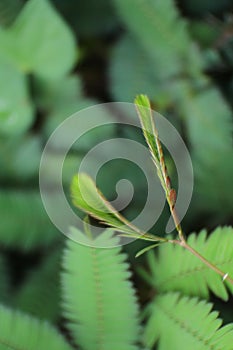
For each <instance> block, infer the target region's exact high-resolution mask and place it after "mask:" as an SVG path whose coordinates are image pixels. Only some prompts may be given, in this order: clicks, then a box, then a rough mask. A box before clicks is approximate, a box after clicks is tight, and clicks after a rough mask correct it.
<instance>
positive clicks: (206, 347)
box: [144, 293, 233, 350]
mask: <svg viewBox="0 0 233 350" xmlns="http://www.w3.org/2000/svg"><path fill="white" fill-rule="evenodd" d="M211 309H212V304H210V303H206V302H205V301H198V299H197V298H188V297H180V296H179V294H178V293H169V294H166V295H160V296H158V297H156V298H155V301H154V302H153V303H152V304H151V305H150V307H149V309H148V311H149V319H148V322H147V324H146V327H145V333H144V341H145V344H146V345H147V346H149V347H152V346H153V345H154V344H155V343H156V342H157V341H158V340H159V342H158V350H180V349H183V348H184V346H185V348H186V349H190V350H191V349H195V350H231V349H232V339H233V324H229V325H227V326H224V327H222V328H220V326H221V324H222V321H221V320H220V319H218V318H217V317H218V312H216V311H213V312H211Z"/></svg>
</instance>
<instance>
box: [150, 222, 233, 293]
mask: <svg viewBox="0 0 233 350" xmlns="http://www.w3.org/2000/svg"><path fill="white" fill-rule="evenodd" d="M187 241H188V244H189V245H190V246H191V247H193V248H194V249H195V250H197V251H198V252H199V253H200V254H201V255H203V256H204V257H205V258H206V259H207V260H209V261H210V262H211V263H213V264H214V265H216V266H217V267H218V268H220V269H221V270H223V271H225V272H226V273H228V274H229V276H231V277H232V276H233V229H232V228H231V227H223V228H221V227H219V228H217V229H216V230H215V231H213V232H212V233H211V234H210V235H209V236H208V237H207V235H206V231H201V232H200V233H199V234H198V235H197V234H192V235H190V236H189V237H188V240H187ZM148 262H149V266H150V276H148V277H149V278H147V281H148V280H150V281H151V284H152V285H153V287H155V288H156V290H158V291H160V292H167V291H180V292H182V293H183V294H186V295H190V296H199V297H202V298H208V297H209V290H211V292H213V293H214V294H215V295H217V296H218V297H219V298H221V299H223V300H227V299H228V293H227V288H229V290H230V291H231V293H233V286H232V285H231V284H230V283H228V282H227V281H224V282H223V281H222V278H221V277H220V276H219V275H218V274H217V273H216V272H214V271H212V270H211V269H210V268H209V267H208V266H206V265H204V264H203V263H202V262H201V261H200V260H199V259H198V258H197V257H196V256H194V255H192V254H191V253H190V252H188V251H187V250H185V249H183V248H182V247H180V246H178V245H172V244H163V245H161V246H160V247H159V249H158V257H157V256H155V254H154V253H153V252H152V251H151V252H150V253H149V255H148Z"/></svg>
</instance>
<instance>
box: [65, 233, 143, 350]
mask: <svg viewBox="0 0 233 350" xmlns="http://www.w3.org/2000/svg"><path fill="white" fill-rule="evenodd" d="M75 231H76V234H77V235H79V236H80V240H79V241H83V240H84V239H86V240H88V238H87V237H85V236H84V235H83V234H82V233H80V232H79V231H77V230H75ZM112 234H113V230H106V231H104V232H103V234H102V235H100V236H98V238H97V239H96V240H98V241H99V243H100V242H101V240H104V242H106V241H108V242H109V246H111V245H112V244H114V245H115V244H116V241H115V240H116V237H113V236H112ZM82 236H83V237H82ZM112 240H113V242H111V241H112ZM95 243H97V245H98V244H99V243H98V242H95ZM95 243H94V244H95ZM89 244H92V245H93V241H90V240H89ZM125 260H126V256H125V255H124V254H122V253H121V248H120V247H117V248H111V249H110V248H108V249H103V248H94V247H88V246H84V245H80V244H78V243H75V242H73V241H68V242H67V249H66V250H65V254H64V261H63V267H64V269H65V272H64V273H63V275H62V286H63V295H64V314H65V316H66V317H67V318H68V319H69V320H70V322H69V329H70V331H71V332H72V335H73V337H74V339H75V341H76V342H77V343H78V344H79V345H81V347H82V348H83V349H84V350H95V349H102V350H107V349H111V350H119V349H121V350H123V349H124V350H130V349H132V350H133V349H137V346H136V345H135V344H136V342H137V341H138V339H139V335H140V334H139V333H140V332H139V319H138V306H137V301H136V297H135V292H134V289H133V287H132V284H131V282H130V281H129V277H130V275H131V273H130V272H129V270H128V269H129V266H128V264H127V263H126V262H125Z"/></svg>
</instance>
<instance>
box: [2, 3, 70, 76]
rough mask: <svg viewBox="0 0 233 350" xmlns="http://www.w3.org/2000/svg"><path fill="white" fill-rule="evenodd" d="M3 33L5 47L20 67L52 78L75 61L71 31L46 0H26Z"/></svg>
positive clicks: (61, 73) (65, 71)
mask: <svg viewBox="0 0 233 350" xmlns="http://www.w3.org/2000/svg"><path fill="white" fill-rule="evenodd" d="M5 35H7V39H6V40H10V41H11V45H10V44H9V43H8V44H5V50H6V51H8V56H9V55H10V56H11V58H12V59H13V60H14V61H15V62H16V63H17V65H18V66H19V67H20V69H21V70H22V71H25V72H34V73H35V74H37V75H39V76H42V77H45V78H52V79H53V78H57V77H61V76H63V75H65V74H66V73H67V72H69V71H70V69H71V68H72V67H73V65H74V63H75V61H76V58H77V52H76V44H75V39H74V37H73V34H72V32H71V30H70V29H69V27H68V25H67V24H66V23H65V22H64V20H63V19H62V18H61V17H60V15H59V14H58V13H57V12H56V11H55V9H54V8H53V7H52V5H51V4H50V3H49V1H48V0H40V1H38V0H30V1H28V2H27V3H26V4H25V5H24V7H23V9H22V11H21V12H20V14H19V16H18V17H17V19H16V21H15V22H14V24H13V25H12V27H11V28H10V29H9V30H8V32H6V33H5ZM0 39H1V38H0Z"/></svg>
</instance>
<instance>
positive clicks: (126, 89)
mask: <svg viewBox="0 0 233 350" xmlns="http://www.w3.org/2000/svg"><path fill="white" fill-rule="evenodd" d="M155 70H156V69H154V62H153V60H151V59H150V57H148V55H147V54H146V53H145V51H143V49H142V47H141V46H140V45H139V43H138V41H137V40H136V39H135V38H134V36H132V35H129V34H125V35H124V36H123V37H122V38H121V39H120V40H119V42H118V43H117V45H116V46H115V47H114V48H113V52H112V55H111V61H110V68H109V79H110V83H111V84H110V89H111V93H112V95H113V97H114V98H115V101H122V102H123V101H126V102H132V101H133V99H134V98H135V96H136V95H137V94H139V93H141V92H142V91H143V92H144V93H146V94H147V95H148V96H149V97H150V98H152V99H154V98H155V96H156V97H158V95H159V94H160V88H159V87H160V86H161V84H160V85H159V84H158V76H157V74H156V71H155ZM158 100H160V99H159V98H158Z"/></svg>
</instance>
